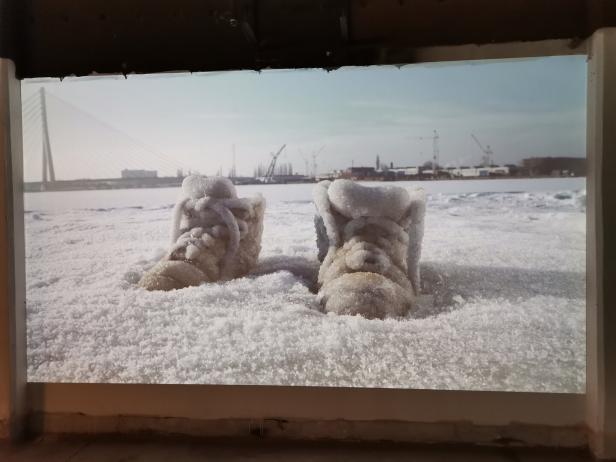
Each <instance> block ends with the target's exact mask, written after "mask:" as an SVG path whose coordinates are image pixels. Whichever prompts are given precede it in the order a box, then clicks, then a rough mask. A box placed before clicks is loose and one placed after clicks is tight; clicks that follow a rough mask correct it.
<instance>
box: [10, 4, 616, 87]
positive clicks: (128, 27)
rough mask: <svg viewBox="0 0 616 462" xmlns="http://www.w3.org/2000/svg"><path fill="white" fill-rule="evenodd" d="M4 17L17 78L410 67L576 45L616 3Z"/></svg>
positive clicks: (612, 15)
mask: <svg viewBox="0 0 616 462" xmlns="http://www.w3.org/2000/svg"><path fill="white" fill-rule="evenodd" d="M0 13H1V16H0V33H1V34H2V35H1V38H2V40H1V41H0V53H1V54H2V56H7V57H10V58H12V59H15V60H16V61H17V64H18V74H19V76H20V77H42V76H58V77H61V76H66V75H71V74H74V75H86V74H91V73H93V72H97V73H130V72H137V73H146V72H163V71H173V70H188V71H207V70H226V69H263V68H268V67H271V68H295V67H324V68H336V67H340V66H343V65H366V64H389V63H402V62H409V60H411V61H412V58H409V57H412V50H413V48H416V47H422V46H427V45H457V44H466V43H475V44H486V43H497V42H511V41H530V40H543V39H558V38H561V39H572V43H575V42H576V41H579V39H583V38H585V37H587V36H588V35H590V34H591V33H592V32H593V31H594V30H596V29H597V28H599V27H603V26H608V25H612V26H613V25H616V1H615V0H26V1H24V0H0ZM409 51H411V52H410V53H409Z"/></svg>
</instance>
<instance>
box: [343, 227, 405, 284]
mask: <svg viewBox="0 0 616 462" xmlns="http://www.w3.org/2000/svg"><path fill="white" fill-rule="evenodd" d="M406 221H408V220H404V222H403V223H402V225H405V224H406ZM367 226H372V227H374V228H378V229H379V230H380V231H381V233H379V235H377V236H376V239H375V240H376V243H368V242H364V241H363V240H361V239H356V238H357V237H358V235H360V234H361V231H362V230H363V229H364V228H366V227H367ZM342 235H343V241H344V242H345V243H346V245H349V246H350V249H349V253H348V254H347V256H346V258H345V262H346V265H347V267H349V268H350V269H352V270H355V271H371V272H376V273H384V272H385V271H387V269H388V268H389V266H390V265H391V262H392V261H394V262H396V264H397V265H398V266H401V267H402V268H403V269H404V271H405V272H406V270H407V265H406V260H405V257H406V256H405V255H404V256H398V255H395V254H394V251H393V249H392V242H391V241H390V240H389V239H388V238H390V239H391V238H393V239H394V240H397V241H399V242H400V244H402V245H403V246H405V247H406V246H408V243H409V236H408V231H407V230H406V229H405V228H404V227H403V226H401V225H400V224H399V223H397V222H395V221H394V220H392V219H390V218H386V217H359V218H354V219H352V220H350V221H349V222H348V223H346V225H345V226H344V229H343V233H342Z"/></svg>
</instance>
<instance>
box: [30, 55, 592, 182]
mask: <svg viewBox="0 0 616 462" xmlns="http://www.w3.org/2000/svg"><path fill="white" fill-rule="evenodd" d="M41 85H42V86H44V87H45V88H46V91H47V92H48V93H49V94H51V96H49V97H48V113H49V114H48V115H49V128H50V136H51V144H52V150H53V155H54V162H55V164H56V165H55V166H56V176H57V177H58V178H60V179H69V178H87V177H90V178H95V177H109V176H119V172H120V170H121V169H122V168H124V167H129V168H148V169H157V170H159V172H160V174H175V168H176V166H177V164H180V165H182V166H184V167H185V168H192V169H194V170H199V171H200V172H202V173H205V174H214V173H215V172H216V171H217V170H218V169H219V168H222V169H223V171H224V172H225V173H226V172H227V171H228V169H229V168H230V167H231V152H232V144H235V146H236V153H237V154H236V158H237V166H238V173H239V174H243V175H250V174H252V172H253V169H254V168H255V167H256V165H257V164H258V163H259V162H262V163H267V162H268V161H269V153H270V152H272V151H275V150H277V149H278V148H279V147H280V146H281V145H282V144H283V143H286V144H287V149H286V150H285V154H284V155H283V156H282V157H281V161H282V162H292V163H293V166H294V168H295V170H297V171H300V172H301V173H303V172H304V170H305V162H304V160H303V159H302V156H301V155H300V150H302V151H303V152H304V156H306V157H307V154H309V153H310V152H311V151H314V150H317V149H318V148H319V147H320V146H322V145H324V146H325V148H324V150H323V151H322V153H321V155H320V156H319V158H318V170H319V172H325V171H327V170H330V169H338V168H344V167H347V166H350V165H351V163H352V162H353V163H354V165H356V166H358V165H374V161H375V157H376V155H377V154H379V155H380V157H381V160H382V161H385V162H388V163H389V162H393V163H394V164H395V165H417V164H422V163H423V162H425V161H427V160H430V159H431V156H432V145H431V142H430V141H429V140H421V139H418V137H421V136H426V137H428V136H431V134H432V131H433V130H434V129H437V130H438V131H439V134H440V136H441V138H440V152H441V156H440V159H441V163H442V164H450V165H457V164H458V163H460V164H462V165H468V164H478V163H479V162H480V160H481V152H480V151H479V148H478V147H477V146H476V145H475V143H474V141H473V140H472V138H471V136H470V133H474V134H475V135H476V136H477V137H478V138H479V139H480V140H481V141H482V143H484V144H489V145H490V146H491V147H492V149H493V151H494V160H495V162H496V163H499V164H504V163H516V162H518V161H519V160H520V159H522V158H524V157H530V156H548V155H552V156H583V155H585V124H586V122H585V120H586V61H585V57H584V56H568V57H552V58H540V59H531V60H509V61H482V62H465V63H454V64H452V63H448V64H441V65H409V66H404V67H402V68H396V67H390V66H387V67H363V68H344V69H340V70H337V71H333V72H326V71H323V70H293V71H264V72H261V73H256V72H251V71H250V72H249V71H246V72H224V73H208V74H193V75H187V74H166V75H156V76H130V77H129V78H128V79H124V78H123V77H120V78H118V77H98V78H86V79H83V78H82V79H65V80H64V81H62V82H60V81H57V80H55V81H54V80H44V81H40V80H39V81H24V82H23V85H22V96H23V99H24V101H31V99H28V98H30V97H31V95H33V94H34V93H35V92H36V91H37V90H38V88H39V87H41ZM54 95H55V96H54ZM55 97H59V98H61V100H63V101H66V102H69V103H71V104H72V105H74V107H71V106H69V105H67V104H65V103H64V102H62V101H61V100H58V99H57V98H55ZM32 105H33V103H30V106H32ZM27 107H29V106H27ZM75 108H79V109H81V110H83V111H86V112H89V113H90V114H93V115H95V116H96V118H97V119H98V120H99V121H102V122H104V123H105V124H107V125H104V124H102V123H100V122H99V121H97V120H95V119H91V118H89V117H88V116H86V115H84V114H83V113H81V112H80V111H78V110H76V109H75ZM33 111H34V109H33V110H31V111H29V112H27V114H26V115H24V133H25V155H24V157H25V177H26V180H28V181H34V180H39V179H40V177H41V154H40V129H39V127H38V119H37V117H36V116H35V115H32V112H33ZM109 126H112V127H115V128H117V129H120V130H121V131H122V132H124V133H126V134H128V135H130V137H132V138H133V139H135V140H139V142H142V143H144V144H145V145H148V146H150V147H152V148H153V150H155V151H156V152H157V153H158V154H157V155H155V154H152V153H151V150H149V149H147V148H145V147H143V146H141V144H140V143H137V142H135V141H129V139H128V138H127V137H125V136H124V135H122V134H121V133H119V132H117V131H114V130H112V129H110V128H109Z"/></svg>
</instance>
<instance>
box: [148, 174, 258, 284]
mask: <svg viewBox="0 0 616 462" xmlns="http://www.w3.org/2000/svg"><path fill="white" fill-rule="evenodd" d="M264 212H265V199H263V197H262V196H260V195H259V196H256V197H252V198H238V197H237V193H236V191H235V187H234V186H233V183H231V181H230V180H228V179H227V178H222V177H202V176H199V175H191V176H188V177H186V178H185V179H184V181H183V183H182V195H181V197H180V199H179V200H178V202H177V204H176V206H175V209H174V220H173V230H172V236H171V240H172V245H171V249H170V251H169V252H168V253H167V254H166V255H165V256H164V257H163V258H162V260H161V261H159V262H158V263H157V264H156V265H155V266H154V267H153V268H152V269H151V270H149V271H148V272H147V273H146V274H145V275H144V276H143V277H142V278H141V281H139V285H140V286H141V287H143V288H145V289H148V290H171V289H180V288H182V287H188V286H196V285H199V284H202V283H204V282H214V281H221V280H229V279H233V278H236V277H240V276H244V275H245V274H247V273H248V272H249V271H250V270H252V269H253V268H254V267H255V265H256V263H257V259H258V257H259V252H260V250H261V235H262V233H263V214H264Z"/></svg>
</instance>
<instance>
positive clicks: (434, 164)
mask: <svg viewBox="0 0 616 462" xmlns="http://www.w3.org/2000/svg"><path fill="white" fill-rule="evenodd" d="M439 138H440V137H439V135H438V132H437V131H436V130H434V134H433V135H432V136H418V137H416V139H418V140H432V178H436V177H437V176H438V166H439V160H438V158H439V150H438V140H439Z"/></svg>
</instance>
